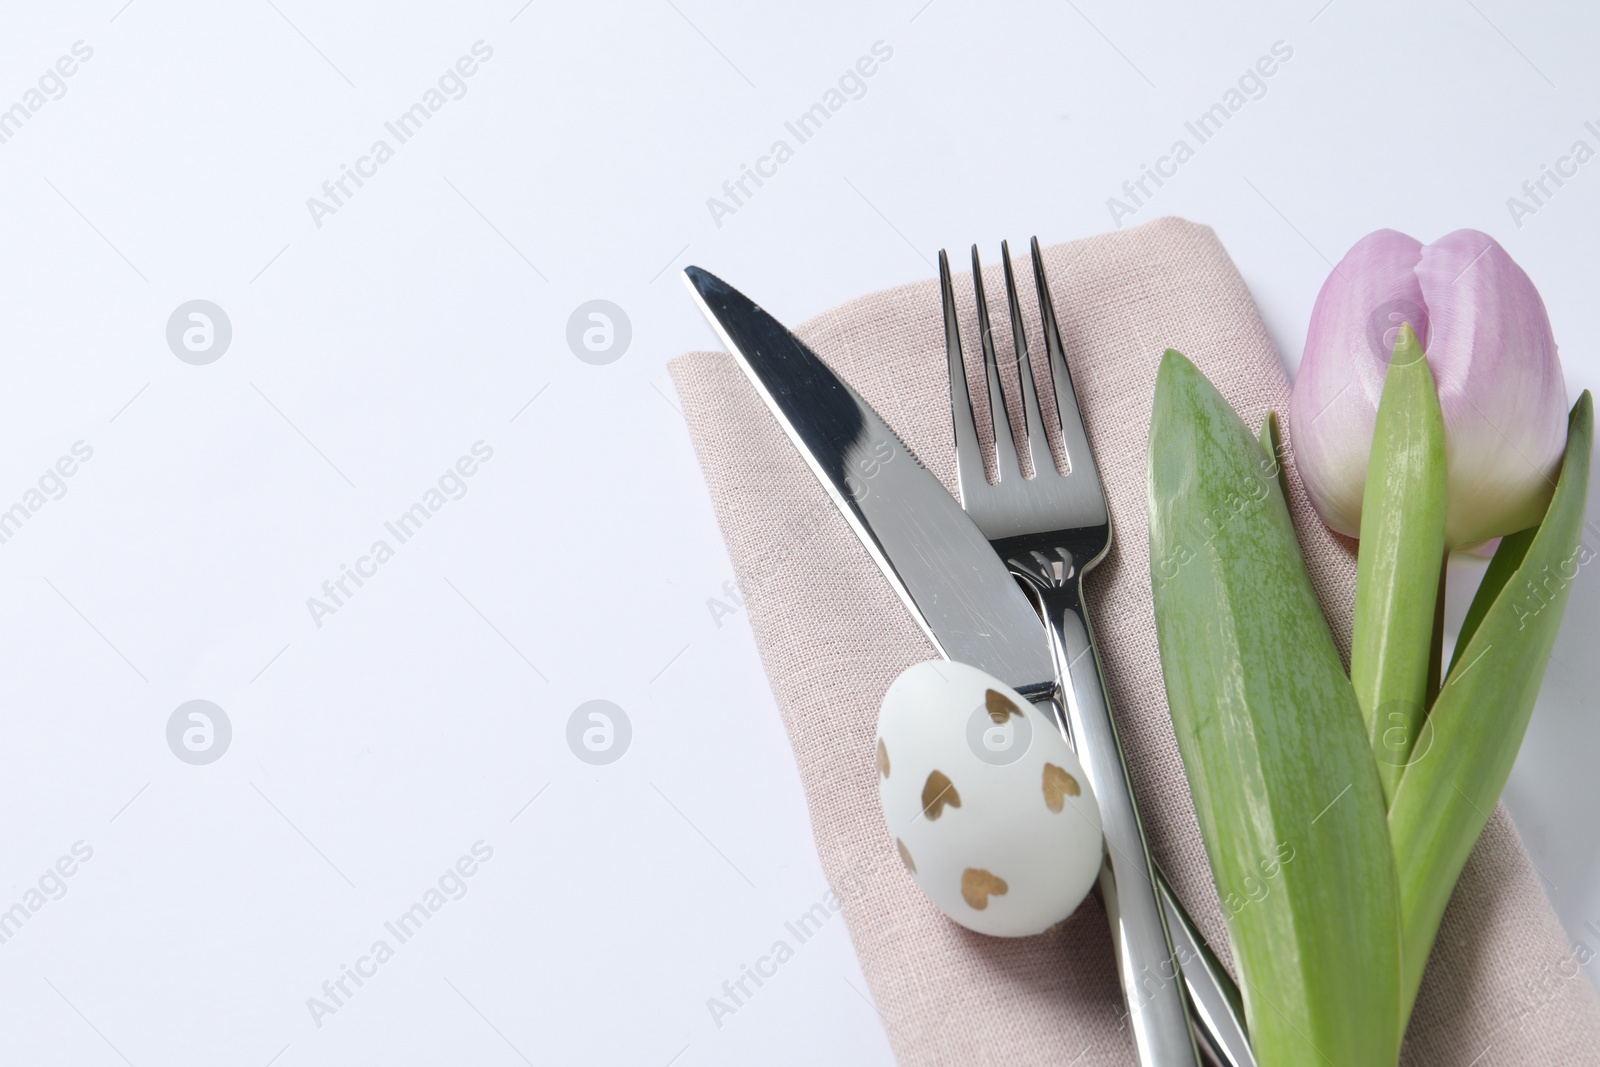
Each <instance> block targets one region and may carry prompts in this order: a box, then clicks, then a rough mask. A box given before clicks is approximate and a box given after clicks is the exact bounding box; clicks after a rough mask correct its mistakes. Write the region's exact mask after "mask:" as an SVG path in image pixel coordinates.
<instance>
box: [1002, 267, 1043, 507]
mask: <svg viewBox="0 0 1600 1067" xmlns="http://www.w3.org/2000/svg"><path fill="white" fill-rule="evenodd" d="M1000 262H1001V264H1002V265H1003V266H1004V267H1005V274H1006V305H1007V306H1008V307H1009V308H1010V311H1011V340H1012V346H1013V349H1014V351H1015V352H1016V354H1017V379H1018V385H1019V386H1020V387H1021V389H1022V411H1023V418H1024V421H1025V422H1026V424H1027V428H1028V456H1029V458H1030V459H1032V460H1033V477H1035V478H1037V477H1039V475H1040V474H1043V473H1044V472H1045V471H1046V470H1048V471H1049V472H1050V473H1051V474H1055V473H1056V469H1055V466H1056V464H1055V460H1054V459H1053V458H1051V455H1050V439H1049V438H1047V437H1046V436H1045V433H1044V416H1043V415H1042V414H1041V413H1040V411H1039V392H1038V389H1037V388H1036V387H1035V386H1034V381H1033V359H1032V358H1031V357H1030V355H1029V354H1028V329H1027V327H1026V326H1024V325H1023V322H1022V304H1021V302H1019V301H1018V300H1017V277H1016V275H1015V274H1013V273H1012V271H1011V249H1010V247H1009V246H1008V245H1007V243H1006V242H1005V241H1001V242H1000ZM1041 456H1042V457H1043V458H1042V460H1041Z"/></svg>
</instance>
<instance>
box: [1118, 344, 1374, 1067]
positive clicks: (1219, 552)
mask: <svg viewBox="0 0 1600 1067" xmlns="http://www.w3.org/2000/svg"><path fill="white" fill-rule="evenodd" d="M1275 467H1276V464H1275V463H1274V462H1273V461H1271V460H1270V459H1269V458H1268V457H1267V456H1266V455H1265V453H1264V452H1263V449H1262V445H1261V443H1260V442H1259V441H1258V440H1257V439H1256V437H1254V436H1253V435H1252V434H1251V432H1250V430H1249V429H1248V428H1247V427H1246V426H1245V425H1244V423H1243V422H1242V421H1241V420H1240V419H1239V417H1238V415H1236V414H1235V413H1234V411H1233V410H1232V408H1230V407H1229V406H1228V403H1227V401H1226V400H1224V399H1223V397H1222V396H1221V394H1220V393H1218V392H1217V390H1216V389H1215V388H1214V387H1213V386H1212V385H1211V383H1210V382H1209V381H1207V380H1206V379H1205V377H1204V376H1203V375H1202V374H1201V373H1200V372H1199V371H1198V370H1197V369H1196V368H1195V367H1194V365H1193V364H1192V363H1190V362H1189V361H1188V360H1187V359H1185V358H1184V357H1183V356H1182V355H1181V354H1179V353H1177V352H1174V351H1170V350H1169V351H1168V352H1167V353H1166V355H1165V356H1164V357H1163V359H1162V363H1161V369H1160V373H1159V375H1158V376H1157V380H1156V392H1155V403H1154V410H1153V412H1152V415H1151V424H1150V453H1149V510H1150V554H1151V555H1150V558H1151V566H1152V585H1153V592H1154V599H1155V611H1156V631H1157V636H1158V638H1159V641H1160V648H1161V667H1162V671H1163V674H1164V676H1165V681H1166V688H1167V697H1168V701H1169V705H1170V707H1171V713H1172V722H1173V727H1174V729H1175V731H1176V734H1177V738H1178V745H1179V749H1180V751H1181V753H1182V755H1183V763H1184V768H1185V770H1186V771H1187V773H1188V777H1189V786H1190V790H1191V792H1192V793H1193V796H1194V803H1195V810H1196V812H1197V813H1198V815H1199V819H1200V829H1201V832H1202V835H1203V837H1204V840H1205V846H1206V854H1207V855H1208V856H1209V857H1210V860H1211V869H1212V874H1213V876H1214V878H1215V881H1216V885H1217V891H1218V895H1219V896H1220V897H1221V898H1222V902H1223V909H1224V913H1225V915H1226V918H1227V925H1228V933H1229V937H1230V941H1231V942H1232V945H1233V950H1234V957H1235V959H1236V960H1237V961H1238V965H1239V971H1240V978H1241V982H1240V984H1241V986H1242V987H1243V995H1244V1002H1245V1014H1246V1018H1247V1020H1248V1025H1249V1029H1250V1038H1251V1044H1252V1046H1253V1048H1254V1051H1255V1054H1256V1058H1257V1061H1258V1062H1259V1063H1260V1064H1261V1065H1262V1067H1283V1065H1289V1064H1293V1065H1297V1067H1298V1065H1302V1064H1322V1063H1328V1064H1338V1065H1340V1067H1343V1065H1346V1064H1351V1065H1355V1064H1359V1065H1361V1067H1375V1065H1377V1067H1381V1065H1384V1064H1393V1063H1395V1061H1396V1059H1397V1057H1398V1055H1399V1046H1400V1010H1399V1009H1400V980H1401V972H1400V956H1399V951H1400V919H1399V910H1398V893H1397V890H1396V882H1395V867H1394V856H1393V853H1392V852H1391V850H1390V845H1389V837H1388V830H1387V825H1386V823H1385V809H1384V796H1383V788H1382V785H1381V784H1380V783H1379V780H1378V774H1377V769H1376V766H1375V764H1374V762H1373V758H1372V753H1371V750H1370V748H1369V746H1368V742H1367V737H1366V732H1365V730H1364V729H1363V726H1362V718H1361V708H1360V705H1359V704H1358V702H1357V700H1356V696H1355V691H1354V690H1353V689H1352V688H1351V686H1350V683H1349V680H1348V679H1347V678H1346V677H1345V674H1344V669H1343V666H1342V665H1341V663H1340V660H1339V653H1338V651H1337V649H1336V648H1335V646H1334V643H1333V637H1332V635H1331V634H1330V633H1329V631H1328V626H1327V623H1326V620H1325V619H1324V618H1323V616H1322V611H1321V608H1320V606H1319V604H1318V602H1317V598H1316V594H1315V592H1314V591H1313V590H1312V587H1311V581H1310V577H1309V575H1308V574H1307V572H1306V566H1305V562H1304V560H1303V559H1302V557H1301V553H1300V545H1299V542H1298V540H1297V538H1296V536H1295V530H1294V525H1293V522H1292V521H1291V519H1290V516H1289V511H1288V507H1287V505H1286V504H1285V502H1284V496H1283V494H1282V491H1281V488H1280V486H1279V483H1278V478H1277V471H1276V469H1275Z"/></svg>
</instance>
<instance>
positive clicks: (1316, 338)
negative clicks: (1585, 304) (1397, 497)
mask: <svg viewBox="0 0 1600 1067" xmlns="http://www.w3.org/2000/svg"><path fill="white" fill-rule="evenodd" d="M1402 322H1409V323H1411V327H1412V329H1413V330H1415V331H1416V333H1417V336H1418V338H1419V339H1420V340H1421V341H1422V345H1423V348H1424V349H1425V350H1426V352H1427V355H1428V366H1429V368H1430V369H1431V370H1432V371H1433V377H1434V382H1435V383H1436V385H1437V388H1438V390H1439V406H1440V408H1441V409H1442V411H1443V413H1444V441H1445V455H1446V460H1447V464H1448V467H1449V476H1448V477H1449V482H1448V484H1449V514H1448V517H1447V519H1446V521H1445V541H1446V543H1447V544H1448V545H1449V546H1450V547H1452V548H1454V547H1461V546H1464V545H1472V544H1476V543H1478V542H1480V541H1486V540H1488V539H1489V538H1492V537H1499V536H1502V535H1504V534H1509V533H1515V532H1516V531H1517V530H1522V529H1526V528H1527V527H1529V526H1532V525H1534V524H1535V523H1537V522H1539V520H1540V519H1541V518H1542V517H1543V516H1544V511H1545V507H1546V505H1547V504H1549V502H1550V494H1551V493H1552V492H1553V491H1554V489H1555V479H1556V475H1557V473H1558V472H1559V470H1560V467H1561V456H1562V452H1563V449H1564V447H1565V444H1566V430H1567V388H1566V383H1565V381H1564V380H1563V378H1562V376H1561V362H1560V360H1559V359H1558V358H1557V356H1556V343H1555V338H1554V336H1553V335H1552V333H1551V330H1550V319H1549V317H1548V316H1547V315H1546V314H1545V310H1544V302H1543V301H1542V300H1540V299H1539V291H1538V290H1537V289H1535V288H1534V286H1533V282H1532V281H1530V280H1529V278H1528V276H1527V275H1526V274H1525V273H1523V271H1522V268H1521V267H1519V266H1517V265H1516V263H1515V262H1513V261H1512V259H1511V257H1510V256H1509V255H1507V254H1506V250H1505V249H1504V248H1501V247H1500V245H1499V243H1498V242H1496V241H1495V239H1494V238H1492V237H1490V236H1489V235H1488V234H1485V233H1480V232H1478V231H1477V230H1457V231H1455V232H1454V233H1451V234H1447V235H1446V236H1444V237H1441V238H1440V239H1439V240H1437V241H1435V242H1434V243H1433V244H1430V245H1424V244H1422V243H1421V242H1419V241H1417V240H1416V239H1415V238H1412V237H1408V236H1406V235H1405V234H1403V233H1398V232H1396V231H1394V230H1378V231H1377V232H1375V233H1370V234H1368V235H1367V236H1365V237H1363V238H1362V239H1361V240H1360V241H1358V242H1356V245H1355V247H1354V248H1352V249H1350V251H1349V252H1347V253H1346V254H1345V257H1344V259H1343V260H1341V261H1340V263H1339V265H1338V266H1337V267H1335V268H1334V271H1333V273H1332V274H1330V275H1329V276H1328V280H1327V281H1326V282H1324V283H1323V286H1322V292H1320V293H1318V294H1317V302H1316V306H1315V307H1314V308H1313V309H1312V311H1311V328H1310V330H1309V332H1308V333H1307V335H1306V349H1305V355H1304V356H1303V357H1302V359H1301V362H1300V373H1299V375H1298V377H1296V379H1295V383H1294V394H1293V396H1292V398H1291V399H1290V402H1289V427H1290V430H1291V432H1292V434H1293V441H1294V453H1295V455H1294V459H1295V463H1296V466H1297V467H1298V468H1299V471H1300V476H1301V478H1302V479H1303V480H1304V481H1305V485H1306V489H1307V491H1308V492H1309V493H1310V496H1311V502H1312V504H1314V505H1315V506H1316V509H1317V512H1318V514H1320V515H1321V516H1322V519H1323V521H1324V522H1326V523H1327V524H1328V525H1329V526H1331V527H1332V528H1333V529H1335V530H1337V531H1338V532H1340V533H1343V534H1348V535H1350V536H1352V537H1355V536H1357V535H1358V534H1359V533H1360V530H1361V497H1362V493H1363V490H1364V488H1365V486H1366V480H1367V459H1368V456H1369V455H1370V454H1371V450H1372V433H1373V425H1374V421H1375V419H1376V416H1377V410H1378V398H1379V396H1380V395H1381V394H1382V392H1383V379H1384V374H1385V372H1386V370H1387V368H1388V365H1389V356H1390V353H1391V352H1392V351H1393V350H1394V341H1395V334H1396V332H1397V331H1398V330H1399V328H1400V324H1401V323H1402Z"/></svg>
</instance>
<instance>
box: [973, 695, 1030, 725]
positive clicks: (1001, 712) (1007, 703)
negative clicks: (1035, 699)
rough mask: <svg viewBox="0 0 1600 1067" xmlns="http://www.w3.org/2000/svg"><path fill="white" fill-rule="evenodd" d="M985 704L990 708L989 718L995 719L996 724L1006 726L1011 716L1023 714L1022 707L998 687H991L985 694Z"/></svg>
mask: <svg viewBox="0 0 1600 1067" xmlns="http://www.w3.org/2000/svg"><path fill="white" fill-rule="evenodd" d="M983 706H984V707H985V708H987V709H988V710H989V718H991V719H993V720H994V722H995V725H996V726H1004V725H1005V724H1006V720H1007V719H1009V718H1011V716H1013V715H1021V714H1022V709H1021V708H1019V707H1017V706H1016V704H1014V703H1012V701H1011V698H1010V697H1008V696H1006V695H1005V694H1004V693H1002V692H1000V691H999V690H998V689H990V690H987V691H986V692H985V693H984V694H983Z"/></svg>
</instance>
